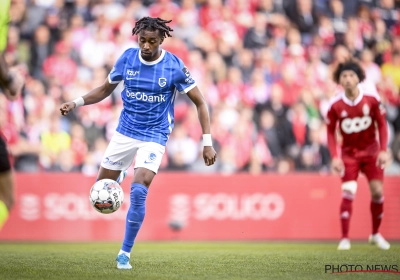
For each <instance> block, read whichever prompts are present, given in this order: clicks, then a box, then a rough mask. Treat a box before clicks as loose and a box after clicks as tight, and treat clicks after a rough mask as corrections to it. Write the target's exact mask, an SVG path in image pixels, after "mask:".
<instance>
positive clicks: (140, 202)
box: [122, 183, 148, 253]
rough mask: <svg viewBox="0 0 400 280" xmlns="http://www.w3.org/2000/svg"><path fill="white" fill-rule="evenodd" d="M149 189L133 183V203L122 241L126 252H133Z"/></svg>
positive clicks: (127, 217)
mask: <svg viewBox="0 0 400 280" xmlns="http://www.w3.org/2000/svg"><path fill="white" fill-rule="evenodd" d="M147 191H148V189H147V188H146V187H145V186H143V185H142V184H137V183H134V184H132V185H131V205H130V207H129V211H128V214H127V215H126V228H125V238H124V242H123V243H122V250H123V251H125V252H128V253H130V252H131V250H132V247H133V243H135V239H136V235H137V234H138V232H139V229H140V227H141V226H142V223H143V220H144V214H145V212H146V197H147Z"/></svg>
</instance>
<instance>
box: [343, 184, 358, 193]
mask: <svg viewBox="0 0 400 280" xmlns="http://www.w3.org/2000/svg"><path fill="white" fill-rule="evenodd" d="M342 191H343V192H348V193H349V194H351V195H355V194H356V192H357V181H348V182H344V183H342Z"/></svg>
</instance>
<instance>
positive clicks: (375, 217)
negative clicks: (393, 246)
mask: <svg viewBox="0 0 400 280" xmlns="http://www.w3.org/2000/svg"><path fill="white" fill-rule="evenodd" d="M371 214H372V234H377V233H378V231H379V226H380V225H381V221H382V216H383V197H381V199H379V200H372V201H371Z"/></svg>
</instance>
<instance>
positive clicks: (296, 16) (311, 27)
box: [286, 0, 318, 44]
mask: <svg viewBox="0 0 400 280" xmlns="http://www.w3.org/2000/svg"><path fill="white" fill-rule="evenodd" d="M286 14H287V16H288V17H289V19H291V20H292V21H293V23H294V24H295V25H296V27H297V28H298V30H299V31H300V33H301V37H302V42H303V43H304V44H309V43H310V42H311V34H312V33H313V32H315V27H316V25H317V21H318V19H317V13H316V9H315V6H314V5H313V1H312V0H296V1H295V4H294V5H289V7H288V8H287V10H286Z"/></svg>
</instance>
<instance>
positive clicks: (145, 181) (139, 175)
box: [133, 168, 155, 188]
mask: <svg viewBox="0 0 400 280" xmlns="http://www.w3.org/2000/svg"><path fill="white" fill-rule="evenodd" d="M154 176H155V173H154V172H153V171H151V170H148V169H145V168H138V171H137V172H136V173H135V177H134V178H133V183H138V184H141V185H143V186H145V187H147V188H148V187H150V184H151V182H152V181H153V178H154Z"/></svg>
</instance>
